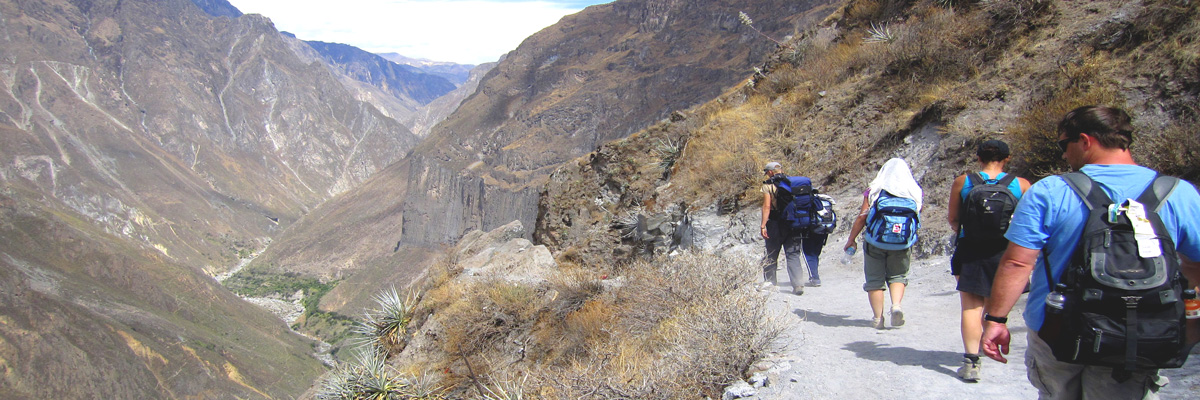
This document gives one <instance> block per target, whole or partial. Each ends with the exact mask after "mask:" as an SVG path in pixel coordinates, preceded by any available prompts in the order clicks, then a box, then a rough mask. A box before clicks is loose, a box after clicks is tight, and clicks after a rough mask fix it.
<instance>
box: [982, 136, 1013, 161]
mask: <svg viewBox="0 0 1200 400" xmlns="http://www.w3.org/2000/svg"><path fill="white" fill-rule="evenodd" d="M1008 154H1009V153H1008V143H1004V142H1002V141H999V140H995V139H992V140H987V141H984V142H983V143H980V144H979V147H978V148H976V149H975V155H976V156H979V160H980V161H983V162H996V161H1004V159H1005V158H1008Z"/></svg>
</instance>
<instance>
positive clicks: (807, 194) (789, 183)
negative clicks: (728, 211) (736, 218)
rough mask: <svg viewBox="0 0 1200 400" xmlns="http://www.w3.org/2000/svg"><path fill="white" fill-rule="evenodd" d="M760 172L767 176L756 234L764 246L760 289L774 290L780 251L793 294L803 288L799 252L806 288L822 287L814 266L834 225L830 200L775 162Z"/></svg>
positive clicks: (835, 219)
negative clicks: (806, 280)
mask: <svg viewBox="0 0 1200 400" xmlns="http://www.w3.org/2000/svg"><path fill="white" fill-rule="evenodd" d="M763 173H764V174H766V176H767V179H766V180H765V181H763V187H762V192H763V206H762V220H761V221H762V222H761V224H760V225H759V231H760V232H759V233H760V234H761V235H762V237H763V240H764V241H765V243H766V255H765V256H764V257H763V288H770V287H773V286H774V285H775V284H776V283H777V278H776V273H775V271H776V269H777V266H778V259H779V251H780V249H782V250H783V251H784V254H785V256H784V258H785V259H786V260H787V261H786V262H787V271H788V279H789V281H790V282H791V285H792V293H793V294H796V295H801V294H804V286H805V285H806V284H803V283H801V282H802V281H801V278H802V277H803V272H802V270H801V269H800V255H801V253H803V255H804V259H805V263H806V264H807V265H808V273H809V281H808V283H807V285H808V286H820V285H821V280H820V277H819V275H818V274H817V264H818V263H819V262H820V256H821V249H822V248H824V247H825V241H826V239H827V237H828V234H829V233H830V232H833V229H834V228H835V227H836V224H837V217H836V215H835V214H834V213H833V207H832V206H833V203H832V198H830V197H829V196H825V195H822V194H819V193H817V191H816V190H814V189H813V187H812V181H811V180H810V179H809V178H807V177H803V176H787V175H786V174H784V173H783V166H781V165H780V164H779V163H777V162H769V163H767V165H766V167H765V168H763Z"/></svg>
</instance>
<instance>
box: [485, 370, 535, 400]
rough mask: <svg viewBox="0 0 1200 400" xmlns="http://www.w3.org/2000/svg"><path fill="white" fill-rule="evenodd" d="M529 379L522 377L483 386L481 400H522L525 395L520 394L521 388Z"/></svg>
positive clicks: (526, 376)
mask: <svg viewBox="0 0 1200 400" xmlns="http://www.w3.org/2000/svg"><path fill="white" fill-rule="evenodd" d="M527 379H529V375H524V376H522V377H521V379H519V380H517V379H505V380H500V381H496V382H493V383H492V384H490V385H487V386H484V391H485V393H483V397H482V399H483V400H524V399H525V395H524V393H523V392H522V389H521V388H522V387H523V386H525V381H526V380H527Z"/></svg>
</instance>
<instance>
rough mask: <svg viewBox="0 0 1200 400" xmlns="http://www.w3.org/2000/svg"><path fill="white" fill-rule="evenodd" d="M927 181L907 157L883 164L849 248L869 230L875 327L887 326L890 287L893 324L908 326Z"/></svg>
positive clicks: (867, 261) (867, 259)
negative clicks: (907, 303)
mask: <svg viewBox="0 0 1200 400" xmlns="http://www.w3.org/2000/svg"><path fill="white" fill-rule="evenodd" d="M923 197H924V194H923V192H922V191H921V186H920V185H918V184H917V181H916V179H914V178H913V175H912V170H910V169H909V168H908V163H906V162H904V160H903V159H900V158H893V159H890V160H888V161H887V162H886V163H884V164H883V167H881V168H880V169H879V173H878V174H877V175H876V176H875V179H874V180H872V181H871V184H870V186H869V187H868V188H867V191H866V192H864V193H863V203H862V208H861V209H860V210H859V213H858V217H857V218H855V219H854V225H853V226H852V227H851V228H850V237H848V238H847V239H846V246H845V247H844V250H845V251H846V253H847V254H853V253H854V252H855V251H856V249H857V247H858V234H859V233H863V234H864V235H863V237H864V239H865V240H866V243H865V244H864V245H863V274H864V275H866V283H864V284H863V290H864V291H866V292H867V300H868V301H869V302H870V304H871V312H872V313H873V317H872V319H871V326H873V327H874V328H875V329H884V316H883V306H884V293H883V292H884V291H885V290H887V291H888V292H890V294H891V296H889V297H891V300H892V308H891V314H892V315H891V317H892V326H894V327H899V326H901V325H904V311H903V309H902V308H901V307H900V306H901V302H902V301H903V300H904V289H905V286H907V285H908V267H909V263H910V261H911V254H910V250H911V249H912V246H913V244H915V243H916V242H917V230H918V229H920V227H921V219H920V212H921V200H922V198H923Z"/></svg>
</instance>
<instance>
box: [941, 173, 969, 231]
mask: <svg viewBox="0 0 1200 400" xmlns="http://www.w3.org/2000/svg"><path fill="white" fill-rule="evenodd" d="M966 182H967V176H966V175H959V176H958V178H954V184H953V185H951V186H950V202H948V203H946V204H947V206H946V221H948V222H950V230H952V231H954V234H955V235H956V236H957V235H958V230H959V228H960V227H959V225H958V208H959V207H962V195H961V194H960V193H959V192H962V188H963V185H966Z"/></svg>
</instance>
